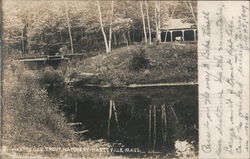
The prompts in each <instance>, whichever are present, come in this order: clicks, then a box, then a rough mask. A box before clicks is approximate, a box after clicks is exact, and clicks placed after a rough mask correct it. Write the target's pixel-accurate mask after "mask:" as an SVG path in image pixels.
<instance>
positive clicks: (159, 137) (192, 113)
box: [49, 86, 198, 152]
mask: <svg viewBox="0 0 250 159" xmlns="http://www.w3.org/2000/svg"><path fill="white" fill-rule="evenodd" d="M49 95H50V96H51V97H54V98H58V99H60V100H62V101H63V105H62V107H61V109H62V110H63V111H64V112H66V115H67V116H68V118H69V119H71V120H73V121H74V122H81V123H82V124H83V125H82V127H81V128H79V127H78V128H79V129H87V130H88V132H87V133H85V134H84V137H85V138H86V139H87V138H91V139H107V140H109V141H110V142H119V143H122V144H124V145H126V147H132V148H134V147H138V148H140V149H141V150H143V151H148V150H156V151H161V152H171V151H173V150H174V144H175V141H177V140H180V141H183V140H186V141H188V142H189V143H191V142H192V143H193V144H194V146H195V147H197V145H198V128H197V126H198V87H197V86H178V87H157V88H136V89H135V88H133V89H132V88H130V89H125V88H93V87H91V88H90V87H83V88H70V89H69V88H62V87H57V88H53V89H49Z"/></svg>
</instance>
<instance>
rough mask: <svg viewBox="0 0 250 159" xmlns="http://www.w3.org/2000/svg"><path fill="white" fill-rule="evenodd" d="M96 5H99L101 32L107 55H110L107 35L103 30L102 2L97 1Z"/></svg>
mask: <svg viewBox="0 0 250 159" xmlns="http://www.w3.org/2000/svg"><path fill="white" fill-rule="evenodd" d="M96 3H97V8H98V13H99V20H100V25H101V30H102V34H103V38H104V43H105V48H106V53H108V52H109V46H108V42H107V36H106V33H105V31H104V28H103V24H102V12H101V7H100V2H99V1H96Z"/></svg>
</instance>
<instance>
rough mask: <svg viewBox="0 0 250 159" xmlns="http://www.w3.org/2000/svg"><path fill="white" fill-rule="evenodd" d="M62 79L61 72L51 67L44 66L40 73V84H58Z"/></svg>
mask: <svg viewBox="0 0 250 159" xmlns="http://www.w3.org/2000/svg"><path fill="white" fill-rule="evenodd" d="M63 81H64V76H63V73H62V72H60V71H57V70H55V69H53V68H51V67H47V68H45V70H44V72H43V73H41V76H40V82H41V84H50V85H53V84H60V83H62V82H63Z"/></svg>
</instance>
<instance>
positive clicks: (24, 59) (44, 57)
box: [17, 54, 86, 62]
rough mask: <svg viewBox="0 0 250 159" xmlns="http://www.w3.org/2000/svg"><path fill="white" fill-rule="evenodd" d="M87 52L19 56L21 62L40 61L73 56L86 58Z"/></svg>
mask: <svg viewBox="0 0 250 159" xmlns="http://www.w3.org/2000/svg"><path fill="white" fill-rule="evenodd" d="M85 56H86V55H85V54H68V55H41V56H29V57H21V58H18V59H17V61H20V62H39V61H43V62H46V61H65V60H66V61H67V60H70V59H72V58H80V59H82V58H84V57H85Z"/></svg>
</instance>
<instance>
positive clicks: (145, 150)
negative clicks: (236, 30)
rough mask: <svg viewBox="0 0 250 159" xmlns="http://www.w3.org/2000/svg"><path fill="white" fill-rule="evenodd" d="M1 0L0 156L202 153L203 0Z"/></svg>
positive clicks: (168, 158)
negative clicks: (200, 31) (200, 35)
mask: <svg viewBox="0 0 250 159" xmlns="http://www.w3.org/2000/svg"><path fill="white" fill-rule="evenodd" d="M1 3H2V5H1V10H2V15H1V19H2V24H1V27H2V33H1V34H2V42H1V44H2V46H1V49H2V53H1V58H2V66H1V69H2V76H3V77H2V83H1V87H2V88H3V91H2V92H1V106H2V108H1V109H2V122H1V124H2V126H1V131H2V151H1V155H2V157H3V158H6V159H16V158H65V159H67V158H100V159H102V158H107V159H126V158H145V159H146V158H165V159H177V158H198V157H199V154H198V152H199V109H198V108H199V107H198V96H199V95H198V51H197V41H198V32H197V1H193V0H186V1H149V0H145V1H122V0H109V1H101V0H100V1H99V0H92V1H80V0H64V1H58V0H42V1H37V0H19V1H18V0H2V2H1Z"/></svg>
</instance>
